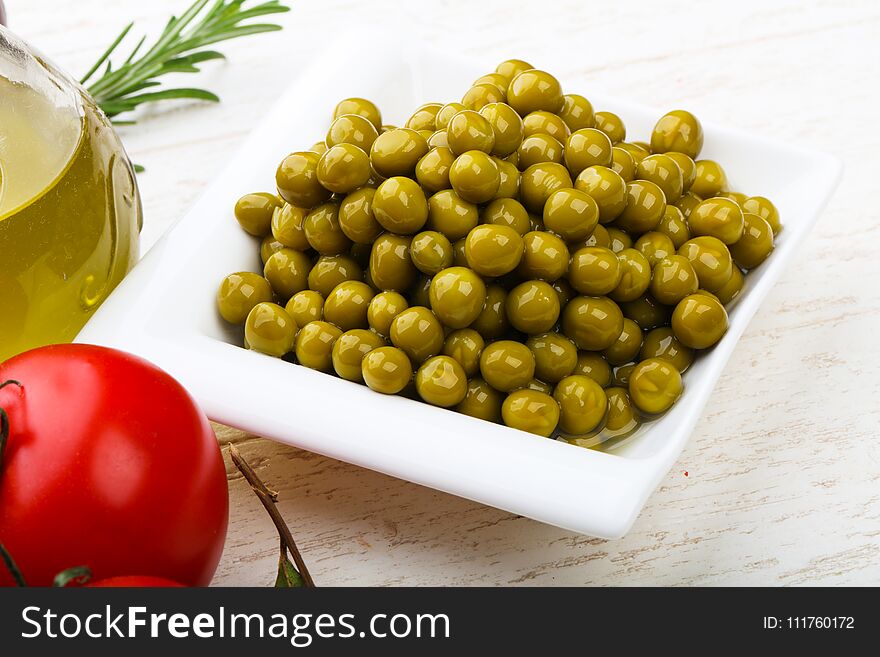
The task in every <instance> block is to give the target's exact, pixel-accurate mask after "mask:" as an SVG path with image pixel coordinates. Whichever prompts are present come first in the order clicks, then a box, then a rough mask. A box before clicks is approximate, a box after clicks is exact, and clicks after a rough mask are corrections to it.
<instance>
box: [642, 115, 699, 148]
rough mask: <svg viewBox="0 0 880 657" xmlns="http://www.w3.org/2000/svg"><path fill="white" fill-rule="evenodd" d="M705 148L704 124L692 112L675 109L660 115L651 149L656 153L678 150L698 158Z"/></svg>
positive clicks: (652, 138) (652, 137)
mask: <svg viewBox="0 0 880 657" xmlns="http://www.w3.org/2000/svg"><path fill="white" fill-rule="evenodd" d="M702 148H703V126H701V125H700V122H699V121H698V120H697V117H695V116H694V115H693V114H691V113H690V112H687V111H685V110H673V111H671V112H669V113H667V114H664V115H663V116H662V117H660V120H659V121H657V124H656V125H655V126H654V130H653V131H652V132H651V150H652V151H654V152H655V153H666V152H667V151H678V152H680V153H684V154H685V155H687V156H688V157H690V158H696V157H697V155H699V154H700V151H701V150H702Z"/></svg>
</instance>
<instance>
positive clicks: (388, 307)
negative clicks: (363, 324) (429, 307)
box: [367, 292, 409, 337]
mask: <svg viewBox="0 0 880 657" xmlns="http://www.w3.org/2000/svg"><path fill="white" fill-rule="evenodd" d="M407 308H409V304H408V303H407V301H406V297H404V296H403V295H402V294H399V293H397V292H380V293H379V294H377V295H376V296H374V297H373V298H372V299H371V300H370V305H369V307H368V308H367V322H368V323H369V325H370V328H371V329H373V330H374V331H375V332H376V333H378V334H379V335H383V336H386V337H387V336H389V335H390V333H391V322H393V321H394V318H395V317H397V316H398V315H399V314H400V313H402V312H403V311H404V310H406V309H407Z"/></svg>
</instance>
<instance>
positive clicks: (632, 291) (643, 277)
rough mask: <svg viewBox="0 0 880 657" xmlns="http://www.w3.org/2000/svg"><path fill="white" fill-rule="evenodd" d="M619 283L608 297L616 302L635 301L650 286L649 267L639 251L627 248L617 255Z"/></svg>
mask: <svg viewBox="0 0 880 657" xmlns="http://www.w3.org/2000/svg"><path fill="white" fill-rule="evenodd" d="M617 259H618V260H620V281H619V282H618V284H617V287H615V288H614V289H613V290H612V291H611V292H609V293H608V296H609V297H611V298H612V299H614V300H615V301H618V302H621V303H622V302H625V301H635V300H636V299H638V298H639V297H640V296H642V295H643V294H644V293H645V290H647V289H648V286H649V285H650V284H651V265H650V263H649V262H648V259H647V258H646V257H645V256H643V255H642V254H641V253H640V252H639V251H636V250H635V249H632V248H628V249H623V250H622V251H621V252H620V253H618V254H617Z"/></svg>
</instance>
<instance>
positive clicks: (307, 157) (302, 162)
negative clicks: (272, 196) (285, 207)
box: [275, 151, 331, 208]
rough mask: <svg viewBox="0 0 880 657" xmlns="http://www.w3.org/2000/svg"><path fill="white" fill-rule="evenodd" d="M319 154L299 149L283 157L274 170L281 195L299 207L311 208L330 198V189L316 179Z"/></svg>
mask: <svg viewBox="0 0 880 657" xmlns="http://www.w3.org/2000/svg"><path fill="white" fill-rule="evenodd" d="M319 159H320V155H318V154H317V153H314V152H312V151H299V152H296V153H291V154H290V155H288V156H287V157H285V158H284V159H283V160H282V161H281V164H280V165H278V170H277V171H276V172H275V184H276V186H277V187H278V193H279V194H280V195H281V197H282V198H283V199H284V200H285V201H287V202H288V203H290V204H291V205H295V206H297V207H300V208H313V207H315V206H316V205H320V204H321V203H323V202H324V201H326V200H327V199H329V198H330V194H331V192H330V190H329V189H327V188H325V187H324V186H323V185H321V183H320V182H319V181H318V160H319Z"/></svg>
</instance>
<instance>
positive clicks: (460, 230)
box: [426, 189, 480, 242]
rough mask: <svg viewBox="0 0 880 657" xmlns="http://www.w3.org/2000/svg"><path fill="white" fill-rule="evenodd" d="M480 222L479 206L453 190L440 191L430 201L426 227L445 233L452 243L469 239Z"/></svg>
mask: <svg viewBox="0 0 880 657" xmlns="http://www.w3.org/2000/svg"><path fill="white" fill-rule="evenodd" d="M479 220H480V213H479V210H478V209H477V206H476V205H475V204H473V203H471V202H469V201H466V200H464V199H463V198H462V197H461V196H459V195H458V194H457V193H456V192H455V191H453V190H451V189H444V190H442V191H439V192H437V193H436V194H434V195H433V196H431V198H429V199H428V223H427V225H426V227H427V228H428V229H429V230H435V231H437V232H438V233H443V234H444V235H445V236H446V237H447V239H448V240H449V241H450V242H457V241H458V240H460V239H463V238H465V237H467V234H468V233H469V232H470V231H471V230H472V229H473V228H474V226H476V225H477V223H478V222H479Z"/></svg>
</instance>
